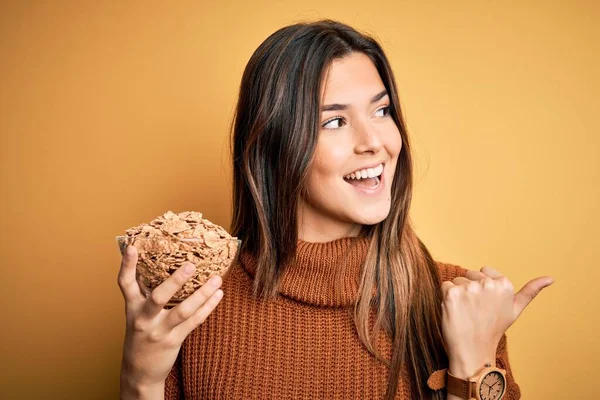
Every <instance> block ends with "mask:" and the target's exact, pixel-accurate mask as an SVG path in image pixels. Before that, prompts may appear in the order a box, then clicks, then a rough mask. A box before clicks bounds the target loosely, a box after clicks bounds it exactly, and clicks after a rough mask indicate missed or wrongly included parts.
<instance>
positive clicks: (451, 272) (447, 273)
mask: <svg viewBox="0 0 600 400" xmlns="http://www.w3.org/2000/svg"><path fill="white" fill-rule="evenodd" d="M435 264H436V266H437V270H438V274H439V275H440V282H444V281H451V280H453V279H454V278H456V277H459V276H465V274H466V273H467V271H468V269H466V268H463V267H461V266H459V265H456V264H450V263H445V262H442V261H436V262H435Z"/></svg>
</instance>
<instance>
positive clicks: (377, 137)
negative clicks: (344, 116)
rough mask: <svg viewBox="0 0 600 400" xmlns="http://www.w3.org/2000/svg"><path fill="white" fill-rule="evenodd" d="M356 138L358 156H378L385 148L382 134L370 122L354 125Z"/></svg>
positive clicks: (355, 147)
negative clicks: (363, 154)
mask: <svg viewBox="0 0 600 400" xmlns="http://www.w3.org/2000/svg"><path fill="white" fill-rule="evenodd" d="M354 136H355V138H356V144H355V146H354V149H355V152H356V153H357V154H360V153H365V152H370V153H373V154H377V153H378V152H379V151H380V150H381V147H382V146H383V140H382V138H381V133H380V132H379V131H378V130H377V127H375V126H373V125H370V124H369V122H368V121H367V122H364V121H361V122H358V123H355V124H354Z"/></svg>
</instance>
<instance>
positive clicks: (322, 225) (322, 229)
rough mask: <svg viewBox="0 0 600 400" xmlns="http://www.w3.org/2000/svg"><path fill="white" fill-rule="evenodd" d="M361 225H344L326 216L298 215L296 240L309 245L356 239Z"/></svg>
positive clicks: (349, 223)
mask: <svg viewBox="0 0 600 400" xmlns="http://www.w3.org/2000/svg"><path fill="white" fill-rule="evenodd" d="M361 228H362V225H360V224H357V223H351V222H348V223H344V222H341V221H339V220H336V219H333V218H328V217H326V216H316V215H315V214H312V213H311V214H309V213H305V214H304V215H303V214H302V213H299V216H298V239H300V240H303V241H305V242H311V243H326V242H331V241H333V240H337V239H341V238H346V237H357V236H358V235H359V234H360V231H361Z"/></svg>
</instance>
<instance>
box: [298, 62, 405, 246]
mask: <svg viewBox="0 0 600 400" xmlns="http://www.w3.org/2000/svg"><path fill="white" fill-rule="evenodd" d="M382 93H384V95H382ZM321 99H322V100H321V116H320V121H321V122H320V129H319V137H318V140H317V147H316V150H315V155H314V158H313V162H312V165H311V169H310V171H309V175H308V181H307V182H306V185H307V190H308V196H307V198H301V199H300V203H299V207H298V224H299V226H298V236H299V238H300V239H302V240H305V241H309V242H327V241H331V240H335V239H338V238H341V237H347V236H357V235H358V233H359V232H360V228H361V226H362V225H373V224H376V223H378V222H381V221H382V220H384V219H385V218H386V217H387V215H388V213H389V211H390V199H391V187H392V180H393V179H394V171H395V169H396V162H397V161H398V155H399V154H400V149H401V148H402V139H401V137H400V132H399V130H398V127H397V126H396V123H395V122H394V120H393V119H392V117H391V116H390V115H389V106H390V98H389V97H388V95H387V94H385V86H384V85H383V82H382V80H381V78H380V76H379V73H378V72H377V69H376V68H375V65H374V64H373V62H372V61H371V59H370V58H369V57H367V56H366V55H364V54H362V53H352V54H351V55H349V56H347V57H345V58H343V59H338V60H335V61H334V62H333V63H332V65H331V67H330V68H329V72H328V74H326V76H325V80H324V86H323V92H322V93H321ZM332 105H335V106H332ZM338 105H339V106H338ZM380 164H383V165H384V167H383V172H382V173H381V175H380V178H370V179H363V180H361V181H357V180H350V179H347V176H348V175H349V174H351V173H354V172H355V171H360V170H362V172H361V173H360V176H367V177H368V175H369V174H371V175H373V174H375V175H378V174H379V172H381V166H379V167H374V169H373V170H369V169H368V168H366V167H370V166H377V165H380ZM365 168H366V169H365ZM357 175H358V173H356V174H354V176H355V177H357ZM381 177H382V178H381Z"/></svg>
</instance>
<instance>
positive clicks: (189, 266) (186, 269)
mask: <svg viewBox="0 0 600 400" xmlns="http://www.w3.org/2000/svg"><path fill="white" fill-rule="evenodd" d="M195 269H196V267H195V266H194V264H186V265H185V267H183V272H185V273H186V274H191V273H192V272H194V270H195Z"/></svg>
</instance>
